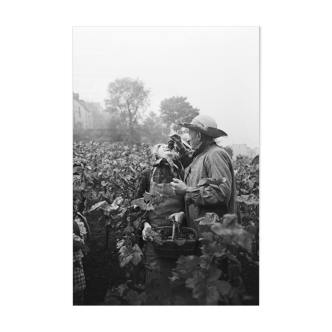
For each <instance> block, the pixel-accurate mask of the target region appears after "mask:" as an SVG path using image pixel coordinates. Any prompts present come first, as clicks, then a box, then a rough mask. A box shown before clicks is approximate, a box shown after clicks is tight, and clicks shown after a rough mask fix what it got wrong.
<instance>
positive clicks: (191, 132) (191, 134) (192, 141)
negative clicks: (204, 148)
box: [189, 129, 201, 149]
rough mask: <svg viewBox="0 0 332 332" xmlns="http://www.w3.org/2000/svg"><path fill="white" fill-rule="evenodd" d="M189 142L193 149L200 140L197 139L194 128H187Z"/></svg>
mask: <svg viewBox="0 0 332 332" xmlns="http://www.w3.org/2000/svg"><path fill="white" fill-rule="evenodd" d="M189 137H190V144H191V147H192V148H193V149H196V148H197V147H198V146H199V145H200V144H201V141H200V140H199V139H198V132H197V131H196V130H192V129H189Z"/></svg>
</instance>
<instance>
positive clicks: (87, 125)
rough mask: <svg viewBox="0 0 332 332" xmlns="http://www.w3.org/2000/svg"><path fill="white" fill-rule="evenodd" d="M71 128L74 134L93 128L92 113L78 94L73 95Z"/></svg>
mask: <svg viewBox="0 0 332 332" xmlns="http://www.w3.org/2000/svg"><path fill="white" fill-rule="evenodd" d="M73 126H74V133H77V132H80V131H82V130H86V129H92V128H93V112H92V111H91V110H90V108H89V106H88V104H87V103H85V102H84V101H83V100H80V99H79V95H78V93H73Z"/></svg>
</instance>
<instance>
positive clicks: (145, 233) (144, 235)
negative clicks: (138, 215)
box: [142, 222, 152, 241]
mask: <svg viewBox="0 0 332 332" xmlns="http://www.w3.org/2000/svg"><path fill="white" fill-rule="evenodd" d="M151 229H152V228H151V225H150V224H149V223H148V222H145V223H144V228H143V231H142V238H143V240H144V241H148V240H150V241H152V237H151V236H149V235H148V233H149V230H151Z"/></svg>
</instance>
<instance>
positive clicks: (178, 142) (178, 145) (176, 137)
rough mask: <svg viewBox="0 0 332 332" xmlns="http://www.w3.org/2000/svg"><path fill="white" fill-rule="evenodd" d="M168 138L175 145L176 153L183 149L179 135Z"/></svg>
mask: <svg viewBox="0 0 332 332" xmlns="http://www.w3.org/2000/svg"><path fill="white" fill-rule="evenodd" d="M170 138H171V141H173V142H174V143H175V145H176V148H177V150H178V151H179V150H181V149H183V148H184V145H183V143H182V139H181V136H180V135H178V134H174V135H172V136H170ZM168 143H169V142H168Z"/></svg>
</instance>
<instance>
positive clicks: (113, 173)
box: [73, 120, 259, 305]
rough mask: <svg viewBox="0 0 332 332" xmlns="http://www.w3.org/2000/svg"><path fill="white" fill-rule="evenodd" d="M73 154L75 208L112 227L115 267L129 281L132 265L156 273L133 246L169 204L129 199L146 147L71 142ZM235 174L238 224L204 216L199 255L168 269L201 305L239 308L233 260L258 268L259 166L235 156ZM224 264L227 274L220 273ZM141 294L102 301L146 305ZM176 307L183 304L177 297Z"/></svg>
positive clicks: (145, 164) (145, 165)
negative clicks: (149, 216) (146, 222)
mask: <svg viewBox="0 0 332 332" xmlns="http://www.w3.org/2000/svg"><path fill="white" fill-rule="evenodd" d="M186 121H188V120H186ZM73 153H74V156H73V194H74V206H76V207H79V208H82V212H83V214H85V215H86V216H88V215H89V214H90V213H100V214H101V217H100V220H104V222H105V225H106V226H108V227H111V228H112V229H114V236H116V238H117V249H118V250H119V265H120V266H121V267H122V268H123V269H125V270H126V271H128V273H129V274H128V276H129V275H130V274H131V273H133V269H134V268H136V267H138V266H141V267H142V268H143V267H145V268H146V269H147V270H153V271H158V266H152V265H151V266H147V265H146V264H145V262H144V256H143V253H142V251H141V249H140V247H139V246H138V237H139V234H140V229H141V221H142V217H143V216H144V215H145V214H146V213H148V211H150V210H153V209H154V208H155V207H156V206H158V204H161V203H162V202H163V201H164V200H165V199H166V198H167V197H166V196H163V195H151V194H149V193H145V194H144V196H143V197H142V198H137V197H135V189H136V185H137V181H138V178H139V176H140V174H141V173H142V172H143V171H144V170H145V169H149V168H150V167H151V163H150V160H151V159H152V155H151V150H150V147H149V146H148V145H146V144H136V145H126V144H123V143H117V144H109V143H103V144H100V143H97V142H74V149H73ZM234 169H235V173H236V175H235V179H236V182H237V189H238V193H237V196H236V201H237V203H238V204H239V206H240V210H241V215H242V224H241V225H239V224H238V221H237V219H236V216H235V215H226V216H224V218H223V219H221V220H220V219H219V217H218V216H217V215H215V214H213V213H208V214H206V215H205V217H203V218H201V219H200V226H199V227H200V230H201V234H202V238H201V245H202V247H201V248H202V254H201V256H187V257H180V259H179V260H178V263H177V267H176V269H175V270H174V271H173V277H172V280H173V283H174V284H178V283H182V284H183V285H185V287H187V288H188V289H190V290H191V293H192V296H193V298H194V299H195V300H196V301H197V303H199V304H221V303H223V304H240V303H241V301H242V299H243V298H244V296H245V291H244V288H243V286H242V279H241V277H240V275H241V264H240V261H239V260H240V259H242V260H247V261H251V262H253V263H255V265H257V266H258V235H259V164H258V162H256V163H251V160H249V159H246V158H237V160H236V162H235V165H234ZM211 181H212V182H213V180H211ZM150 232H151V234H148V235H149V236H151V237H152V238H153V240H154V241H155V242H156V243H160V241H162V240H161V238H160V234H158V233H157V232H155V231H154V230H151V231H150ZM158 241H159V242H158ZM180 244H181V243H180ZM251 248H252V249H251ZM237 251H239V252H240V253H241V254H242V256H241V257H238V255H237ZM223 260H227V261H228V262H229V269H228V274H226V273H224V272H223V270H222V261H223ZM142 263H143V264H142ZM135 283H136V282H135V281H134V284H135ZM120 286H121V285H120ZM120 286H119V287H120ZM123 287H124V286H122V288H123ZM120 288H121V287H120ZM122 288H121V289H122ZM141 290H142V289H138V290H133V289H131V290H130V289H129V288H128V287H127V288H126V291H123V292H122V293H121V292H120V290H117V291H114V292H116V294H117V295H114V294H113V295H111V293H109V294H108V295H109V296H108V297H107V299H108V300H107V301H106V299H105V303H106V304H133V305H137V304H145V295H144V293H145V292H141ZM119 292H120V293H121V295H120V293H119ZM177 301H178V303H184V301H185V300H184V299H181V298H178V299H177Z"/></svg>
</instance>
